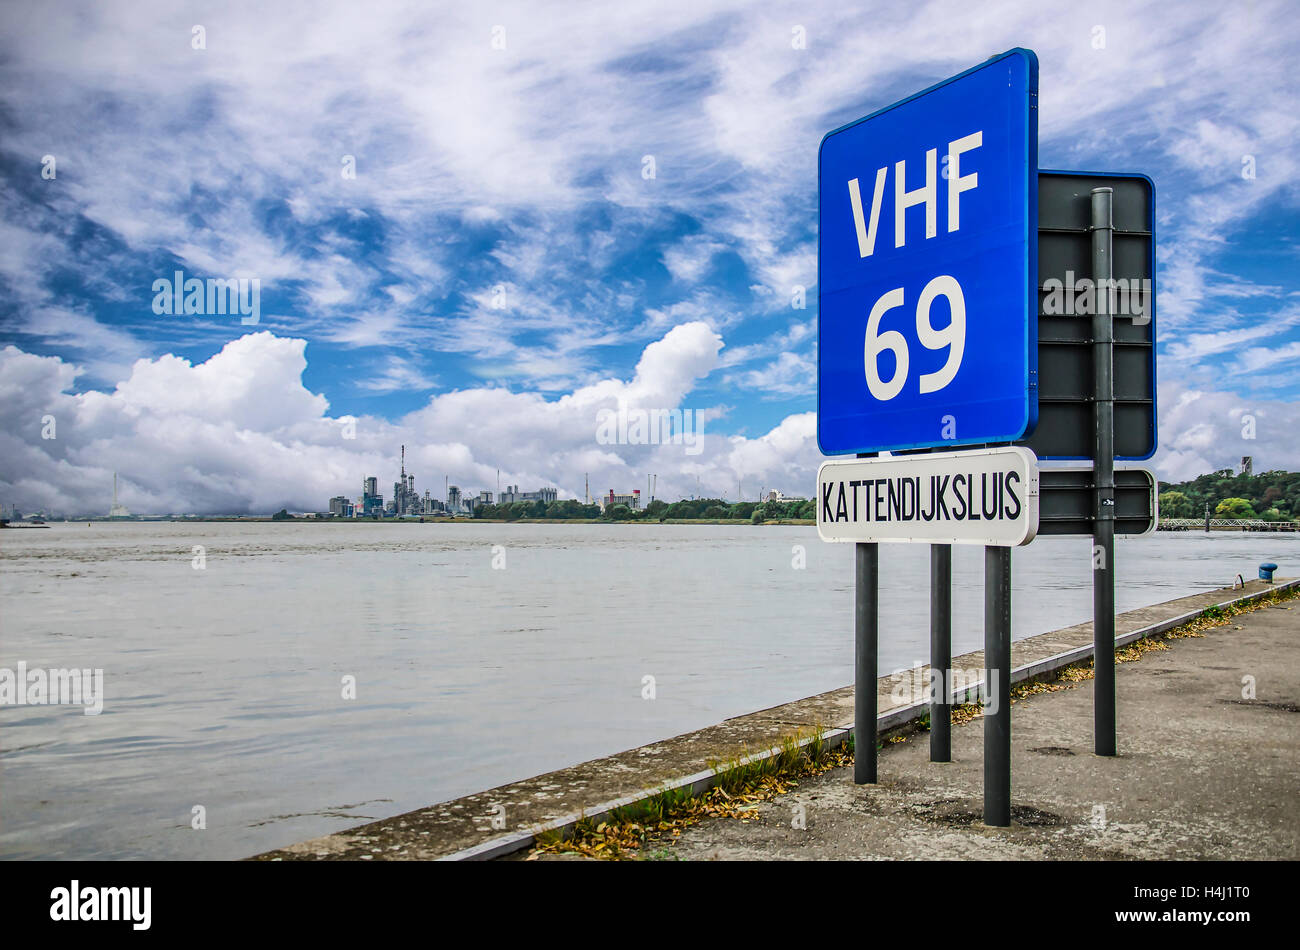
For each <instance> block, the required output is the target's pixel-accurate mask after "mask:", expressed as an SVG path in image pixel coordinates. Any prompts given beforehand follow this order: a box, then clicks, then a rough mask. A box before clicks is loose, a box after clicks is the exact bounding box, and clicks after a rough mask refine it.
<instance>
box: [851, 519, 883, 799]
mask: <svg viewBox="0 0 1300 950" xmlns="http://www.w3.org/2000/svg"><path fill="white" fill-rule="evenodd" d="M854 547H855V548H857V555H858V561H857V570H856V576H855V581H856V583H855V584H854V587H855V588H856V591H857V594H856V604H855V609H854V611H853V627H854V641H855V645H856V647H855V650H854V665H853V781H854V782H856V783H857V784H858V785H874V784H875V782H876V714H877V706H878V697H877V694H876V691H877V689H878V686H877V683H876V677H877V672H876V670H877V667H878V666H879V663H878V660H877V654H878V651H879V643H880V641H879V633H880V631H879V623H880V545H878V544H862V543H858V544H855V545H854Z"/></svg>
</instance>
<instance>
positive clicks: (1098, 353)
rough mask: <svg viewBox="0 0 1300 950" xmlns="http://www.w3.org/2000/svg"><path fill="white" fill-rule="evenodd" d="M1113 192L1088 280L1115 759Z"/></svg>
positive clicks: (1095, 575) (1097, 541)
mask: <svg viewBox="0 0 1300 950" xmlns="http://www.w3.org/2000/svg"><path fill="white" fill-rule="evenodd" d="M1113 197H1114V195H1113V191H1112V189H1110V188H1094V189H1093V190H1092V276H1093V281H1094V282H1095V284H1096V290H1097V294H1096V302H1097V306H1096V308H1095V312H1094V313H1093V317H1092V338H1093V346H1092V352H1093V370H1094V376H1095V385H1096V388H1095V393H1094V395H1095V399H1096V402H1095V406H1096V424H1097V447H1096V454H1095V456H1094V457H1095V459H1096V463H1095V468H1094V476H1095V477H1094V479H1093V481H1094V482H1095V485H1096V488H1095V493H1096V500H1097V520H1096V521H1095V522H1094V524H1095V527H1094V529H1093V535H1092V656H1093V670H1094V671H1095V679H1094V682H1093V687H1094V692H1093V745H1094V751H1095V752H1096V753H1097V755H1115V754H1116V748H1115V380H1114V362H1113V361H1114V349H1115V344H1114V332H1115V331H1114V324H1113V323H1112V319H1111V313H1110V310H1111V308H1110V306H1109V304H1110V285H1111V277H1112V268H1113V257H1112V250H1113V249H1112V236H1113V232H1114V217H1113V208H1112V199H1113Z"/></svg>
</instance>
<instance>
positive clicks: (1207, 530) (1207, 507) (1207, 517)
mask: <svg viewBox="0 0 1300 950" xmlns="http://www.w3.org/2000/svg"><path fill="white" fill-rule="evenodd" d="M1205 533H1206V534H1209V533H1210V503H1209V502H1208V501H1207V502H1206V503H1205Z"/></svg>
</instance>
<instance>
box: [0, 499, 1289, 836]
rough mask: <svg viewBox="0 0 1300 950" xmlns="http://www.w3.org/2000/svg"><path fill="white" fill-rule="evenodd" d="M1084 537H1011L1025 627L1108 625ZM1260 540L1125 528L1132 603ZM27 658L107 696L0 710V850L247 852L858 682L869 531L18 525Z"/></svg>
mask: <svg viewBox="0 0 1300 950" xmlns="http://www.w3.org/2000/svg"><path fill="white" fill-rule="evenodd" d="M196 546H198V547H201V548H202V552H201V554H202V559H201V560H200V559H199V557H198V554H196V550H195V549H196ZM1090 550H1091V546H1090V541H1089V540H1088V539H1086V538H1069V539H1066V538H1044V539H1040V540H1038V541H1035V542H1034V543H1033V544H1032V545H1031V546H1029V547H1027V548H1024V549H1018V550H1016V551H1015V552H1014V554H1013V557H1012V563H1013V577H1014V588H1013V595H1012V604H1013V613H1014V618H1013V619H1014V631H1015V637H1016V638H1017V639H1019V638H1022V637H1027V636H1032V635H1034V634H1037V633H1043V632H1045V631H1047V630H1053V629H1056V628H1059V627H1063V626H1067V625H1070V624H1074V623H1078V622H1080V621H1084V620H1088V619H1089V618H1090V617H1091V610H1092V595H1091V570H1090V566H1091V560H1090ZM883 554H884V556H882V557H881V569H882V585H883V588H882V601H883V602H882V607H881V648H880V659H881V663H880V672H881V673H882V674H885V673H889V672H891V671H892V670H895V669H899V668H902V667H907V666H909V665H911V664H912V663H913V662H925V661H926V660H927V658H928V651H929V646H928V644H929V634H928V570H929V556H928V549H927V548H926V547H924V546H919V545H918V546H910V545H890V546H888V547H886V548H885V549H884V552H883ZM1261 560H1274V561H1277V562H1278V563H1279V564H1281V565H1282V569H1281V571H1280V573H1281V574H1284V575H1291V576H1294V574H1295V573H1296V567H1297V565H1300V536H1295V535H1264V534H1240V533H1227V532H1219V533H1215V534H1213V535H1205V534H1203V533H1200V532H1195V533H1180V534H1158V535H1155V536H1152V537H1149V538H1142V539H1133V540H1122V541H1120V542H1119V545H1118V554H1117V580H1118V591H1117V601H1118V606H1119V609H1121V610H1126V609H1130V608H1133V607H1138V606H1144V605H1148V604H1154V603H1159V602H1161V601H1165V600H1169V599H1171V598H1174V597H1179V596H1182V595H1184V594H1189V593H1193V592H1195V591H1199V590H1204V589H1207V588H1212V587H1218V586H1221V585H1224V584H1227V583H1229V582H1231V581H1232V579H1233V578H1234V577H1235V575H1236V574H1238V573H1241V574H1243V575H1245V576H1246V577H1247V578H1250V577H1253V576H1254V575H1255V573H1256V567H1257V565H1258V564H1259V562H1260V561H1261ZM953 562H954V563H953V576H954V596H953V601H954V604H953V608H954V618H955V622H954V631H953V651H954V653H958V654H959V653H964V652H967V651H970V650H976V649H980V647H981V646H982V638H983V632H982V618H983V613H982V600H981V591H982V582H983V558H982V552H981V550H980V549H979V548H961V547H959V548H957V549H956V550H955V553H954V558H953ZM196 564H197V565H201V566H196ZM20 661H22V662H25V663H26V664H27V668H28V669H29V670H30V669H51V668H56V669H57V668H68V667H76V668H91V669H103V671H104V708H103V712H102V713H101V714H100V715H98V716H86V715H84V714H83V712H82V710H81V709H80V708H79V707H74V706H5V707H0V856H3V857H5V858H37V857H39V858H144V857H156V858H239V857H244V856H247V855H250V854H253V853H256V852H259V851H263V850H266V849H269V848H273V847H277V846H282V845H286V844H289V843H292V842H295V841H299V840H302V839H304V838H309V837H314V836H316V835H320V834H324V833H327V832H330V831H334V830H339V829H341V828H345V827H348V826H350V825H353V824H359V823H361V822H363V821H365V820H367V819H370V818H380V817H386V816H389V815H394V814H399V813H401V812H404V811H409V810H411V809H414V808H418V807H421V806H424V805H429V804H433V803H435V802H438V801H445V800H447V799H451V798H455V797H457V796H460V795H464V794H468V793H470V792H475V791H480V790H483V789H485V788H490V787H492V786H495V785H499V784H502V783H505V782H509V781H512V780H515V779H520V778H524V777H527V776H530V775H535V774H538V773H540V772H544V771H549V770H551V769H556V768H560V767H563V766H566V765H571V764H574V763H577V762H581V761H584V760H586V759H590V758H595V757H597V756H600V755H605V754H609V753H613V752H617V751H620V750H623V749H628V748H632V747H635V746H638V745H641V744H645V743H649V742H652V741H655V740H658V739H663V738H667V737H669V736H673V735H677V734H680V733H682V732H687V731H689V730H692V729H696V728H700V727H703V726H707V725H711V724H713V723H716V722H719V721H721V720H723V719H725V718H727V717H729V716H735V715H739V714H742V713H747V712H752V711H754V710H757V709H761V708H765V707H767V706H772V705H775V704H777V703H783V702H788V701H790V700H794V699H798V698H801V697H804V696H808V695H811V694H814V693H818V692H822V691H825V690H829V689H834V688H836V687H840V686H844V685H846V684H848V683H850V682H851V681H852V679H853V547H852V545H842V544H841V545H830V544H823V543H821V542H820V541H819V540H818V539H817V535H816V530H815V529H814V528H811V527H795V526H760V527H751V526H737V527H734V528H733V527H720V526H710V525H682V526H662V525H635V524H630V525H486V524H455V525H448V524H443V525H436V524H424V525H421V524H373V523H355V524H354V523H340V524H331V523H323V524H294V523H287V524H271V523H243V524H240V523H199V524H184V523H97V524H95V525H93V526H88V525H86V524H84V523H83V524H71V525H69V524H55V525H52V526H51V527H50V528H49V529H47V530H22V531H19V530H9V531H4V532H0V667H4V668H8V669H15V668H16V667H17V664H18V663H19V662H20ZM347 677H353V678H355V680H354V682H355V698H344V695H343V694H344V692H345V683H346V682H347V681H346V680H345V678H347ZM646 677H653V678H654V680H653V686H654V698H653V699H647V698H643V692H645V691H646V689H645V685H644V684H645V683H646V682H647V680H646V679H645V678H646ZM1121 719H1122V711H1121ZM195 806H202V809H203V815H204V818H205V823H206V828H204V829H200V830H196V829H194V828H193V827H192V819H193V816H194V814H195Z"/></svg>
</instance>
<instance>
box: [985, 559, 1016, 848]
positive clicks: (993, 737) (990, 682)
mask: <svg viewBox="0 0 1300 950" xmlns="http://www.w3.org/2000/svg"><path fill="white" fill-rule="evenodd" d="M984 703H985V709H984V824H986V825H992V826H994V827H997V828H1005V827H1007V826H1008V825H1010V824H1011V549H1010V548H996V547H991V546H990V547H986V548H985V549H984ZM990 710H992V711H991V712H990Z"/></svg>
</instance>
